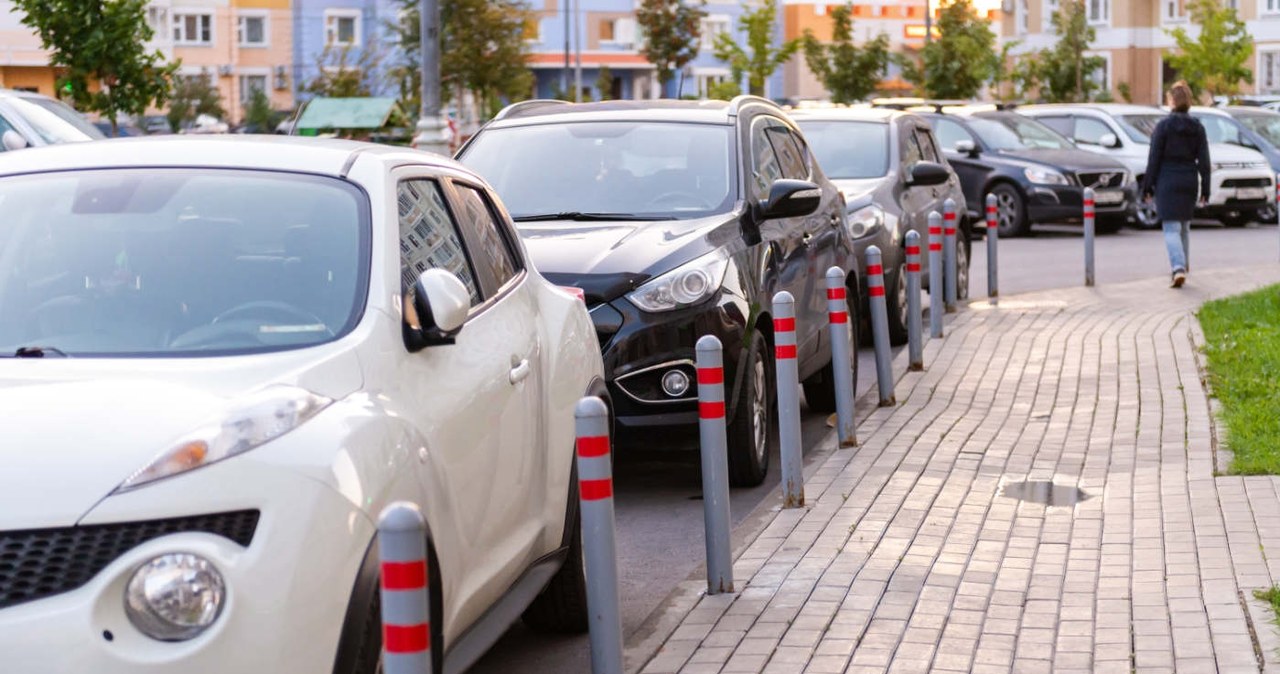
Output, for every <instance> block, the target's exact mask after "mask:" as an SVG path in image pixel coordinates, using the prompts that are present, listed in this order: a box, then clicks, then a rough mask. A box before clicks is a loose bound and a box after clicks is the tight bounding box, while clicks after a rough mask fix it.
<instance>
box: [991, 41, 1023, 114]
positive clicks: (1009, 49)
mask: <svg viewBox="0 0 1280 674" xmlns="http://www.w3.org/2000/svg"><path fill="white" fill-rule="evenodd" d="M1021 44H1022V41H1021V40H1010V41H1009V42H1006V43H1004V45H1003V46H1001V47H1000V55H999V56H997V57H996V63H995V67H994V68H993V69H992V71H991V89H992V91H993V92H994V94H995V97H996V98H998V99H1000V100H1002V101H1012V100H1017V99H1019V98H1022V97H1023V96H1024V95H1025V94H1026V90H1025V89H1024V88H1023V87H1022V86H1021V84H1022V82H1023V80H1022V79H1021V78H1020V75H1019V70H1018V68H1019V66H1020V65H1021V64H1022V63H1023V62H1024V61H1025V60H1026V59H1024V58H1020V57H1018V56H1015V55H1014V54H1013V50H1014V49H1017V48H1018V46H1019V45H1021ZM1006 85H1008V86H1006Z"/></svg>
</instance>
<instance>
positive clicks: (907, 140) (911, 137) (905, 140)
mask: <svg viewBox="0 0 1280 674" xmlns="http://www.w3.org/2000/svg"><path fill="white" fill-rule="evenodd" d="M911 131H912V128H911V127H910V126H908V127H906V128H905V129H903V133H902V165H903V166H906V167H910V166H913V165H915V164H916V163H917V162H920V161H923V160H924V152H923V151H921V150H920V141H919V140H917V139H916V135H915V134H914V133H912V132H911Z"/></svg>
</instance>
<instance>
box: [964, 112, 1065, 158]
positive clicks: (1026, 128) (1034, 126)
mask: <svg viewBox="0 0 1280 674" xmlns="http://www.w3.org/2000/svg"><path fill="white" fill-rule="evenodd" d="M984 119H991V120H992V121H996V122H1000V123H1001V124H1004V125H1005V126H1006V127H1008V129H1009V130H1010V131H1012V132H1014V133H1015V134H1017V136H1018V139H1019V140H1021V141H1022V144H1023V145H1025V146H1027V147H1028V148H1031V149H1041V150H1063V149H1068V148H1071V147H1072V145H1071V141H1069V140H1067V139H1066V138H1064V137H1062V136H1061V135H1059V134H1058V132H1056V131H1054V130H1053V129H1051V128H1049V127H1047V126H1045V125H1044V124H1041V123H1040V122H1038V121H1036V120H1034V119H1031V118H1030V117H1023V116H1022V115H1009V114H1004V115H996V116H992V117H984Z"/></svg>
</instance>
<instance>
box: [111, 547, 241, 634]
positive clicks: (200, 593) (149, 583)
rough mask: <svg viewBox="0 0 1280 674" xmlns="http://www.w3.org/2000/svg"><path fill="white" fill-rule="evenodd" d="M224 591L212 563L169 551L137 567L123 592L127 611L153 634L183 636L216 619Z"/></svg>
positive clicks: (132, 621)
mask: <svg viewBox="0 0 1280 674" xmlns="http://www.w3.org/2000/svg"><path fill="white" fill-rule="evenodd" d="M225 596H226V588H225V584H224V582H223V580H222V574H221V573H219V572H218V569H217V568H215V567H214V566H213V562H210V561H209V560H207V559H205V558H204V557H201V556H199V555H193V554H190V553H185V552H180V553H169V554H165V555H160V556H159V557H156V558H154V559H152V560H150V561H148V562H147V563H146V564H143V565H142V566H140V567H138V570H137V571H134V572H133V577H132V578H130V579H129V585H128V586H127V587H126V588H125V592H124V612H125V615H127V616H129V622H131V623H133V626H134V627H136V628H138V631H140V632H142V633H143V634H145V635H147V636H149V637H151V638H152V639H158V640H160V641H185V640H187V639H194V638H195V637H197V636H199V635H200V633H201V632H203V631H205V630H206V629H208V628H209V626H210V625H212V624H213V622H214V621H215V620H217V619H218V615H219V614H220V613H222V600H223V598H224V597H225Z"/></svg>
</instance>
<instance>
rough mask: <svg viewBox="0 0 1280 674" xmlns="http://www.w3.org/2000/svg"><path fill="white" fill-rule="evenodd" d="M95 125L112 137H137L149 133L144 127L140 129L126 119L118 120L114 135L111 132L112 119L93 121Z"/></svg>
mask: <svg viewBox="0 0 1280 674" xmlns="http://www.w3.org/2000/svg"><path fill="white" fill-rule="evenodd" d="M93 125H94V126H95V127H97V129H98V130H99V131H101V132H102V135H103V136H106V137H107V138H112V137H115V138H137V137H139V136H145V135H147V134H146V132H145V131H143V130H142V129H139V128H138V127H136V126H134V125H133V124H131V123H129V122H127V121H124V120H119V121H117V122H116V131H115V134H114V136H113V134H112V133H111V121H110V120H106V119H102V120H98V121H96V122H93Z"/></svg>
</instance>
